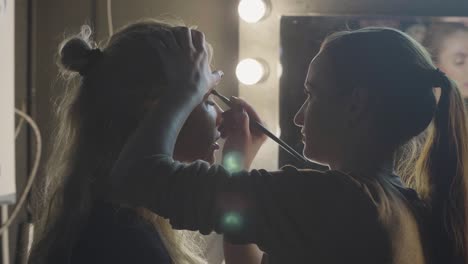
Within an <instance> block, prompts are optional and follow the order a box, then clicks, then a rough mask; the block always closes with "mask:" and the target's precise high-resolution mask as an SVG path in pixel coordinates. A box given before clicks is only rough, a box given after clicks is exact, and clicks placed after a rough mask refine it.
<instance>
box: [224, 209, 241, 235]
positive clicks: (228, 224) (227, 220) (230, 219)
mask: <svg viewBox="0 0 468 264" xmlns="http://www.w3.org/2000/svg"><path fill="white" fill-rule="evenodd" d="M243 222H244V221H243V219H242V215H241V214H240V213H238V212H228V213H226V214H224V216H223V221H222V223H223V229H224V230H225V231H230V232H232V231H237V230H240V229H241V227H242V224H243Z"/></svg>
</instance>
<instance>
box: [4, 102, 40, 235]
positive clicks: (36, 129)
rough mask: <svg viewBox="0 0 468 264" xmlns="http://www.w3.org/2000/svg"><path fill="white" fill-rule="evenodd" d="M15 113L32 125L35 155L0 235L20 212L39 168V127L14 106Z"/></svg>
mask: <svg viewBox="0 0 468 264" xmlns="http://www.w3.org/2000/svg"><path fill="white" fill-rule="evenodd" d="M15 113H16V114H17V115H19V116H20V117H22V118H23V119H24V120H26V122H28V124H29V125H30V126H31V127H32V129H33V131H34V135H35V136H36V145H37V146H36V156H35V159H34V164H33V168H32V170H31V173H30V175H29V178H28V182H27V183H26V187H24V191H23V193H22V194H21V197H20V199H19V200H18V202H17V203H16V206H15V208H14V209H13V212H12V213H11V216H10V217H9V218H8V220H6V222H5V223H4V224H3V225H2V227H1V228H0V236H2V235H3V233H4V232H5V231H6V230H8V228H9V226H10V225H11V223H13V220H14V219H15V218H16V216H18V213H19V212H20V210H21V207H22V206H23V203H24V202H25V201H26V198H27V197H28V193H29V191H30V190H31V187H32V185H33V183H34V180H35V178H36V174H37V169H38V168H39V162H40V160H41V153H42V140H41V132H40V131H39V127H38V126H37V124H36V122H34V120H33V119H32V118H31V117H30V116H28V115H27V114H26V113H24V112H23V111H21V110H18V109H16V108H15Z"/></svg>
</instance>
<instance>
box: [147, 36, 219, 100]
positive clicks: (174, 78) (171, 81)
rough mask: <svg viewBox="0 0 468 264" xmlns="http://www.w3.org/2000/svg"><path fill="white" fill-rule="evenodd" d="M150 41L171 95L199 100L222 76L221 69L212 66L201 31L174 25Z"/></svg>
mask: <svg viewBox="0 0 468 264" xmlns="http://www.w3.org/2000/svg"><path fill="white" fill-rule="evenodd" d="M151 41H152V43H153V44H154V46H155V48H156V49H157V51H158V55H159V57H160V58H161V62H162V67H163V73H164V75H165V77H166V81H167V83H168V85H169V89H168V91H167V92H168V97H170V98H173V97H174V96H177V97H183V98H184V99H187V98H190V99H193V100H194V103H196V104H198V103H200V102H201V101H202V100H203V97H204V96H205V94H207V93H208V92H209V91H210V90H211V89H212V88H214V86H216V85H217V84H218V83H219V81H220V80H221V77H222V76H223V73H222V72H221V71H214V72H211V70H210V67H209V62H208V53H207V50H206V43H205V35H204V34H203V33H202V32H200V31H197V30H191V29H189V28H187V27H175V28H173V29H171V30H164V31H161V35H160V36H158V37H157V38H153V39H152V40H151Z"/></svg>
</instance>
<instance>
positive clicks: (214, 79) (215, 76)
mask: <svg viewBox="0 0 468 264" xmlns="http://www.w3.org/2000/svg"><path fill="white" fill-rule="evenodd" d="M223 76H224V72H223V71H221V70H217V71H213V72H212V73H211V85H210V87H212V89H214V87H215V86H217V85H218V84H219V83H220V82H221V79H223Z"/></svg>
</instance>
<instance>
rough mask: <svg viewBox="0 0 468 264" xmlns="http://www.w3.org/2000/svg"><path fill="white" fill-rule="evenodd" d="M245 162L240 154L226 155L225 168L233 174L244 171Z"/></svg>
mask: <svg viewBox="0 0 468 264" xmlns="http://www.w3.org/2000/svg"><path fill="white" fill-rule="evenodd" d="M243 162H244V159H243V156H242V155H241V154H240V153H239V152H230V153H227V154H225V155H224V159H223V166H224V167H225V168H226V169H227V170H228V171H229V172H231V173H233V172H238V171H241V170H242V169H243V166H242V164H243Z"/></svg>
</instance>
